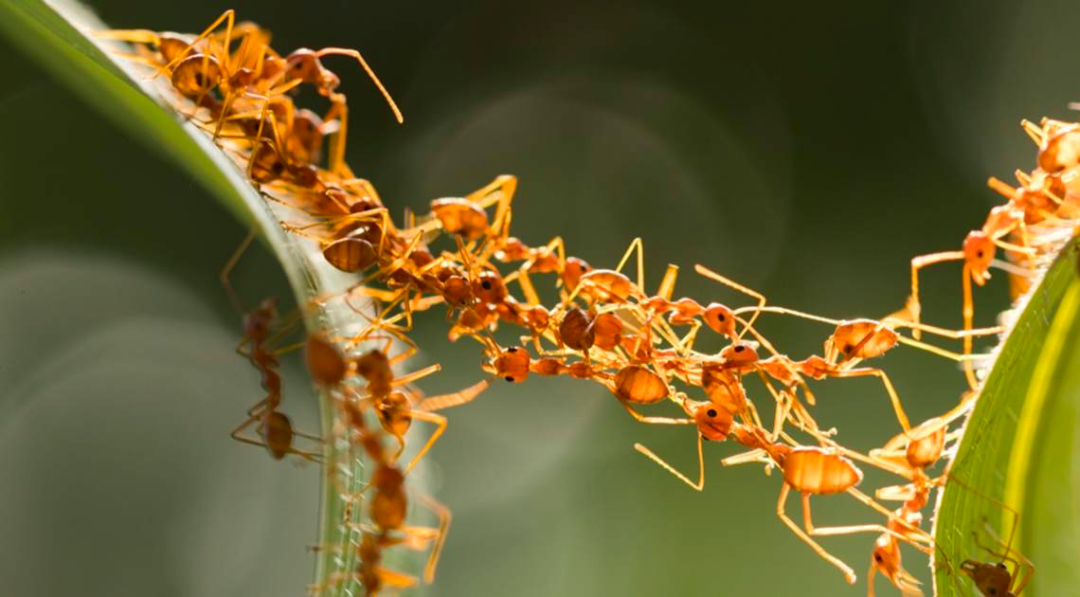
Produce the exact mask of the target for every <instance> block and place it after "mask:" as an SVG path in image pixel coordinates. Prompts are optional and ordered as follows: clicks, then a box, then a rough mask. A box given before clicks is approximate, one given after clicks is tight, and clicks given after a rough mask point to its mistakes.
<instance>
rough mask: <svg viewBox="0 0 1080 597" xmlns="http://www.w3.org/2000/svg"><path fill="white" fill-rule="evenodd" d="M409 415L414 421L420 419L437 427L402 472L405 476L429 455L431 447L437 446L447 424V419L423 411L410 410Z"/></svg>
mask: <svg viewBox="0 0 1080 597" xmlns="http://www.w3.org/2000/svg"><path fill="white" fill-rule="evenodd" d="M408 414H409V416H411V417H412V418H413V419H419V420H421V421H426V422H428V423H433V424H435V425H436V427H435V431H433V432H432V433H431V437H429V438H428V440H427V443H425V444H424V446H423V447H422V448H420V451H419V452H417V453H416V456H413V458H412V460H410V461H409V464H408V466H406V467H405V470H404V471H402V474H403V475H407V474H409V471H411V470H412V469H413V467H414V466H416V464H417V463H418V462H420V459H421V458H423V457H424V455H425V454H427V453H428V450H430V449H431V446H433V445H435V442H436V441H438V439H439V438H440V437H441V436H442V434H443V432H444V431H446V424H447V421H446V417H444V416H442V415H438V414H435V413H431V412H427V411H422V410H410V411H409V413H408Z"/></svg>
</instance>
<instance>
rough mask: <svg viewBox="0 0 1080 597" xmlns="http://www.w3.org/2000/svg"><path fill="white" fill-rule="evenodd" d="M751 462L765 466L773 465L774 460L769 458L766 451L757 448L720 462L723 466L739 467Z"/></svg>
mask: <svg viewBox="0 0 1080 597" xmlns="http://www.w3.org/2000/svg"><path fill="white" fill-rule="evenodd" d="M750 462H760V463H764V464H771V463H772V460H771V459H770V458H769V456H768V454H767V453H766V452H765V450H762V449H761V448H757V449H754V450H750V451H748V452H743V453H742V454H736V455H734V456H728V457H727V458H725V459H723V460H721V461H720V464H721V465H722V466H738V465H740V464H747V463H750Z"/></svg>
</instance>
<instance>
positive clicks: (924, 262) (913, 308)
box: [896, 251, 964, 340]
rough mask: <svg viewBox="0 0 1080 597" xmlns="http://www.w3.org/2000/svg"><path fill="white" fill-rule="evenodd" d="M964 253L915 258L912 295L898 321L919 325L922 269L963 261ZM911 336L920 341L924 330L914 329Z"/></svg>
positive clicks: (954, 252)
mask: <svg viewBox="0 0 1080 597" xmlns="http://www.w3.org/2000/svg"><path fill="white" fill-rule="evenodd" d="M963 260H964V252H963V251H942V252H940V253H930V254H928V255H920V256H918V257H914V258H912V260H911V294H910V295H909V296H908V300H907V304H906V305H905V306H904V308H903V309H902V310H901V311H900V312H899V315H898V316H897V317H896V318H897V319H908V318H910V320H911V322H912V323H914V324H916V325H918V324H919V318H920V315H921V313H922V305H921V303H920V302H919V270H921V269H922V268H924V267H926V266H928V265H933V264H935V263H944V262H946V261H963ZM911 335H912V336H913V337H914V338H915V339H916V340H918V339H919V338H920V337H921V336H922V330H920V329H919V328H917V327H916V328H912V330H911Z"/></svg>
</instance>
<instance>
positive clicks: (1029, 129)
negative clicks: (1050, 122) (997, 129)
mask: <svg viewBox="0 0 1080 597" xmlns="http://www.w3.org/2000/svg"><path fill="white" fill-rule="evenodd" d="M1020 126H1021V127H1023V129H1024V132H1025V133H1027V135H1028V137H1031V140H1032V141H1034V142H1035V145H1037V146H1041V145H1042V144H1043V139H1044V136H1045V133H1044V132H1043V129H1042V127H1040V126H1039V125H1037V124H1035V123H1034V122H1031V121H1030V120H1028V119H1026V118H1025V119H1023V120H1021V121H1020Z"/></svg>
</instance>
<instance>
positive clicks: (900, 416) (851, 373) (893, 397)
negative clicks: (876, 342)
mask: <svg viewBox="0 0 1080 597" xmlns="http://www.w3.org/2000/svg"><path fill="white" fill-rule="evenodd" d="M866 376H873V377H877V378H879V379H881V383H882V384H883V385H884V386H885V391H886V392H888V394H889V400H890V401H891V402H892V406H893V410H894V411H895V412H896V420H897V421H899V422H900V427H902V428H903V429H904V432H905V433H907V432H910V431H911V422H910V421H909V420H908V417H907V414H905V413H904V407H903V405H902V404H901V403H900V395H899V394H897V393H896V388H894V387H893V385H892V381H890V380H889V376H888V375H886V374H885V372H884V371H882V370H881V369H874V368H871V367H862V368H859V369H848V370H845V371H838V372H836V373H834V374H833V377H841V378H842V377H866Z"/></svg>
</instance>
